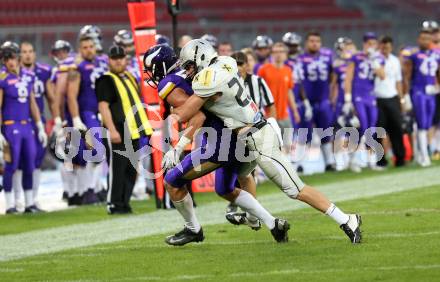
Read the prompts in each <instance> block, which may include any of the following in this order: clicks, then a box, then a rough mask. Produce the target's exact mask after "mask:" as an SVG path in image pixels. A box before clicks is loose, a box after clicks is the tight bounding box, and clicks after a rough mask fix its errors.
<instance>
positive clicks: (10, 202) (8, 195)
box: [5, 192, 15, 210]
mask: <svg viewBox="0 0 440 282" xmlns="http://www.w3.org/2000/svg"><path fill="white" fill-rule="evenodd" d="M5 202H6V210H8V209H12V208H13V207H15V202H14V195H13V194H12V192H5Z"/></svg>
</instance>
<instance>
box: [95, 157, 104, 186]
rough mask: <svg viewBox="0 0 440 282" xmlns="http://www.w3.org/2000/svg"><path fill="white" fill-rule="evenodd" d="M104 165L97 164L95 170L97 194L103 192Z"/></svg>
mask: <svg viewBox="0 0 440 282" xmlns="http://www.w3.org/2000/svg"><path fill="white" fill-rule="evenodd" d="M103 164H104V163H103V162H102V163H99V164H95V167H94V168H93V188H94V189H95V193H98V192H100V191H101V190H102V186H101V176H102V171H103V167H104V165H103Z"/></svg>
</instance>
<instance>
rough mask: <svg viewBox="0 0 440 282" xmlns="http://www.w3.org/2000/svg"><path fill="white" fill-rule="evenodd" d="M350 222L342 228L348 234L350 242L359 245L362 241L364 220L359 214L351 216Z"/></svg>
mask: <svg viewBox="0 0 440 282" xmlns="http://www.w3.org/2000/svg"><path fill="white" fill-rule="evenodd" d="M348 216H349V219H348V222H347V223H345V224H342V225H341V226H340V228H341V229H342V230H343V231H344V232H345V234H347V236H348V238H349V239H350V242H352V243H353V244H359V243H361V241H362V231H361V224H362V219H361V216H360V215H358V214H349V215H348Z"/></svg>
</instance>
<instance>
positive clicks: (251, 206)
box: [234, 190, 275, 229]
mask: <svg viewBox="0 0 440 282" xmlns="http://www.w3.org/2000/svg"><path fill="white" fill-rule="evenodd" d="M234 203H235V204H236V205H237V206H239V207H240V208H241V209H242V210H244V211H246V212H248V213H250V214H252V215H254V216H256V217H257V218H259V219H261V221H263V223H264V224H265V225H266V226H267V228H269V229H273V228H274V227H275V217H273V216H272V215H271V214H270V213H269V212H268V211H267V210H266V209H265V208H263V206H262V205H261V204H260V203H259V202H258V201H257V199H255V198H254V197H253V196H252V195H251V194H250V193H248V192H246V191H244V190H241V191H240V194H238V197H237V198H236V199H235V201H234Z"/></svg>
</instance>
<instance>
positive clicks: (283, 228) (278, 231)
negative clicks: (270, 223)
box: [270, 218, 290, 243]
mask: <svg viewBox="0 0 440 282" xmlns="http://www.w3.org/2000/svg"><path fill="white" fill-rule="evenodd" d="M289 229H290V224H289V223H288V222H287V220H284V219H281V218H275V227H274V228H272V229H271V230H270V233H272V236H273V238H274V239H275V241H277V242H278V243H287V242H289V234H288V233H287V232H288V231H289Z"/></svg>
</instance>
